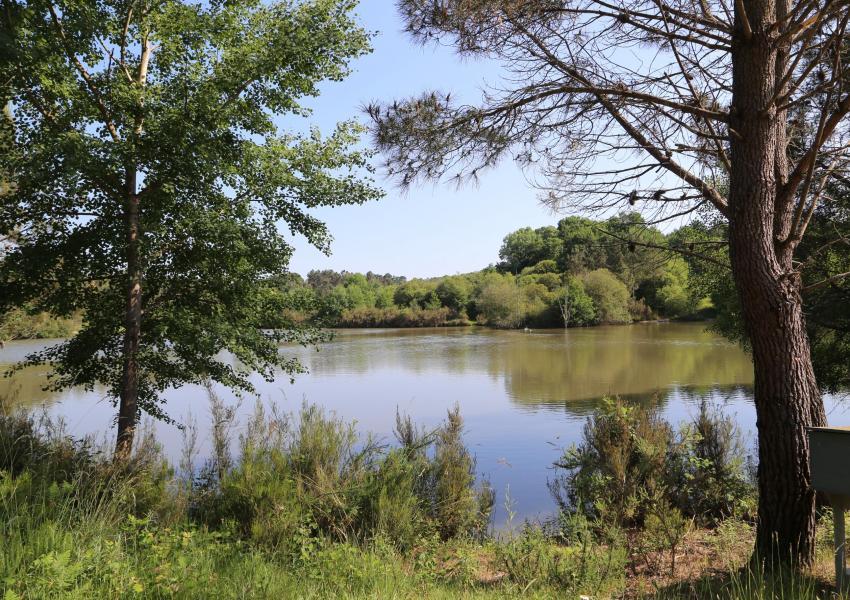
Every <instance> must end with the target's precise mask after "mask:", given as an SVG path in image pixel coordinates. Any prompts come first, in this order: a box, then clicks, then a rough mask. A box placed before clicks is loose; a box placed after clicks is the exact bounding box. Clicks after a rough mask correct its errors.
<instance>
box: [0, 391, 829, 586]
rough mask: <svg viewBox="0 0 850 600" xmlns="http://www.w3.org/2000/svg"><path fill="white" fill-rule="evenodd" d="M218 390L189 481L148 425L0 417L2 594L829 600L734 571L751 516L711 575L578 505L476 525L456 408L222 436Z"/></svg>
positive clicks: (721, 535)
mask: <svg viewBox="0 0 850 600" xmlns="http://www.w3.org/2000/svg"><path fill="white" fill-rule="evenodd" d="M212 401H213V418H214V419H215V420H216V423H217V424H218V426H217V427H215V428H214V429H213V436H214V438H215V439H214V442H215V443H214V446H215V447H216V448H217V451H216V453H215V454H214V456H213V458H212V459H211V460H210V461H209V462H207V463H206V465H205V466H204V467H203V468H202V469H200V471H198V472H197V474H196V476H195V477H191V478H186V477H181V476H179V475H178V474H177V470H176V469H174V468H173V467H172V466H171V465H169V464H168V463H167V462H166V461H165V460H164V459H163V458H162V456H161V454H160V453H159V450H158V447H157V444H156V442H155V440H154V439H153V438H152V436H151V435H150V434H142V435H140V439H139V440H138V443H137V447H136V451H135V453H134V456H133V458H132V460H131V461H130V462H129V463H128V464H123V465H116V464H114V463H113V462H112V461H111V460H110V458H109V456H108V454H106V453H103V452H100V451H99V450H98V449H97V448H95V447H93V446H92V445H91V444H89V443H87V442H85V441H75V440H72V439H70V438H68V437H67V436H65V435H64V434H63V433H62V430H61V429H59V428H56V427H54V426H52V424H50V423H47V422H44V421H37V420H35V419H34V418H33V417H31V416H28V415H24V414H14V415H10V414H0V541H2V543H0V598H1V599H2V600H15V599H24V598H26V599H53V598H63V599H64V598H72V599H73V598H80V599H83V598H85V599H88V598H152V599H153V598H156V599H159V598H400V599H401V598H411V599H414V598H415V599H419V598H437V599H441V598H446V599H448V598H470V599H473V598H579V597H580V596H582V595H585V596H588V597H590V598H595V599H601V598H620V597H627V598H647V599H649V598H657V599H659V600H661V599H668V598H717V599H727V598H728V599H730V600H731V599H737V598H741V599H744V600H750V599H752V600H762V599H764V600H767V599H775V600H797V599H800V600H803V599H806V600H808V599H811V598H824V599H826V598H828V597H830V596H829V589H828V587H827V586H826V585H825V582H824V577H823V574H822V573H821V578H820V579H817V578H815V577H808V576H805V577H804V576H799V575H794V574H778V575H777V574H773V575H770V576H768V575H767V574H764V573H761V572H759V571H758V570H756V571H753V570H740V565H741V564H742V557H745V556H746V554H747V553H748V549H747V548H748V547H749V543H750V540H751V534H752V528H751V526H749V525H747V524H746V523H745V522H736V521H732V520H728V521H726V522H724V523H722V524H721V526H720V527H719V528H717V529H716V530H712V531H711V532H710V534H709V533H707V534H706V535H707V536H708V537H710V538H711V540H713V541H711V545H712V548H713V550H712V551H713V553H714V555H713V556H714V557H715V558H714V559H712V560H710V561H709V562H710V563H713V564H712V565H711V566H713V567H714V568H715V570H714V571H711V572H709V571H708V570H707V569H704V570H703V571H700V572H697V573H696V575H693V572H692V573H691V575H687V576H680V578H679V579H674V578H668V579H664V578H663V577H662V578H658V577H656V578H654V579H653V577H647V576H645V575H641V574H637V575H636V573H635V558H634V556H633V554H634V547H635V546H634V543H633V541H632V536H631V534H630V535H626V533H625V532H623V531H622V530H621V529H619V528H618V527H616V526H615V525H611V524H603V523H599V522H593V521H589V520H587V518H586V517H581V516H579V515H578V514H574V515H572V516H570V517H564V520H563V521H562V523H561V526H560V528H559V529H558V531H552V527H551V526H550V527H548V528H545V527H540V526H532V525H527V526H523V527H521V528H519V530H518V531H515V532H514V533H512V534H503V535H499V536H494V535H493V534H492V533H490V534H488V533H487V532H486V531H485V530H484V529H483V528H482V522H481V518H482V515H485V514H486V513H488V511H489V507H490V506H492V497H491V496H488V495H487V494H486V493H482V491H481V490H482V489H481V488H480V487H478V485H477V484H476V482H475V481H474V478H473V477H472V476H471V473H472V472H473V471H472V462H471V461H472V457H471V456H470V454H469V453H468V451H467V450H466V448H465V447H464V446H463V444H462V440H461V432H462V421H461V420H460V415H459V413H457V412H456V411H454V412H452V413H450V414H449V415H448V418H447V421H446V423H445V424H444V425H443V426H442V427H440V428H439V429H437V430H435V431H432V432H427V431H423V430H420V429H418V428H416V427H415V426H414V425H413V424H412V423H411V422H410V421H409V420H408V419H404V418H401V417H400V418H399V420H398V427H397V429H398V438H399V439H398V441H399V443H398V445H397V447H395V448H387V447H383V446H379V445H375V444H374V443H369V440H368V439H362V438H359V437H358V436H356V435H354V433H353V430H352V429H351V427H350V426H349V425H348V424H346V423H343V422H342V421H340V420H338V419H336V418H335V417H334V416H333V415H328V414H325V413H323V412H322V411H320V410H319V409H317V408H315V407H305V408H304V409H303V410H302V411H301V412H300V413H299V414H296V415H289V416H286V415H279V414H274V413H272V414H264V413H263V412H261V411H258V412H257V413H256V414H255V417H254V420H253V421H252V422H251V424H250V426H249V427H248V430H247V433H246V434H244V435H243V437H242V439H241V440H240V442H239V443H238V444H231V443H230V441H231V440H230V439H229V432H230V431H232V427H231V426H230V425H231V424H232V423H231V422H229V421H228V419H232V413H231V412H228V411H227V410H226V408H225V407H223V406H222V405H221V404H220V403H218V404H217V402H218V400H217V399H216V398H215V397H214V396H213V398H212ZM1 412H2V411H0V413H1ZM190 433H191V432H189V433H187V440H188V439H190V438H191V435H190ZM188 446H191V444H188ZM233 447H237V448H238V449H239V453H238V455H236V456H234V457H231V456H230V452H229V449H230V448H233ZM190 450H191V448H187V452H186V454H187V456H186V457H185V458H186V460H185V461H184V464H183V465H182V468H186V467H187V466H188V465H190V464H191V462H192V461H191V451H190ZM829 527H830V523H829V522H828V515H827V516H826V517H825V520H824V522H823V523H822V524H821V529H822V530H823V531H824V532H826V531H827V530H828V529H829ZM822 537H823V540H822V543H821V546H822V554H823V556H822V557H821V559H822V560H821V562H824V561H826V562H829V561H830V557H829V555H828V539H827V537H828V536H826V535H825V534H824V535H823V536H822ZM683 548H685V549H686V550H685V551H684V554H685V555H684V556H682V557H680V558H679V562H680V563H681V564H684V563H686V562H687V561H688V560H689V559H690V558H689V556H688V555H687V552H688V550H687V548H688V545H687V544H685V545H684V546H683ZM657 556H661V557H662V558H663V556H666V555H665V554H664V553H661V554H658V555H657ZM716 557H722V558H724V559H728V562H726V563H723V564H722V565H718V564H717V562H718V561H717V560H716ZM718 566H721V567H722V568H721V569H720V570H716V568H717V567H718ZM667 570H668V569H667V568H666V567H663V566H662V568H659V569H658V573H661V572H667ZM687 577H690V579H688V578H687ZM640 578H643V579H644V580H645V581H644V583H646V585H642V586H641V585H637V584H636V582H637V580H638V579H640Z"/></svg>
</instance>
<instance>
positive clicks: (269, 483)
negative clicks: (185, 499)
mask: <svg viewBox="0 0 850 600" xmlns="http://www.w3.org/2000/svg"><path fill="white" fill-rule="evenodd" d="M397 430H398V433H397V435H398V437H399V441H400V444H401V447H400V448H397V449H387V448H385V447H382V446H379V445H377V444H376V443H374V442H373V441H372V440H371V439H370V438H366V439H361V437H360V436H358V435H357V434H356V433H355V431H354V428H353V425H351V424H348V423H345V422H343V421H341V420H340V419H338V418H337V417H335V416H334V415H333V414H326V413H325V412H324V411H322V410H321V409H320V408H318V407H316V406H310V405H304V406H303V407H302V409H301V411H300V412H299V413H298V414H297V415H296V416H288V415H280V414H277V413H274V412H273V413H272V414H271V415H266V414H265V411H264V410H263V408H262V406H261V405H258V406H257V408H256V409H255V413H254V416H253V418H252V419H251V422H250V423H249V425H248V428H247V432H246V433H245V434H243V435H242V436H241V438H240V456H239V460H238V461H234V462H233V463H232V466H230V467H229V468H228V469H226V470H225V471H224V472H223V473H221V475H217V472H218V471H219V469H218V466H217V465H208V466H207V467H206V468H205V469H204V470H203V471H202V474H201V477H199V479H198V481H197V482H196V486H195V490H194V492H193V499H192V505H193V509H192V516H193V518H194V519H195V520H196V521H197V522H199V523H201V524H205V525H207V526H208V527H211V528H214V529H225V530H226V529H227V528H228V527H231V526H233V527H235V528H236V531H237V533H238V534H239V535H240V536H241V537H243V538H244V539H246V540H248V541H251V542H252V543H255V544H257V545H259V546H261V547H266V548H271V549H274V550H276V551H279V552H280V553H281V554H282V555H284V556H289V557H290V558H291V559H293V560H295V559H296V558H297V557H298V556H300V555H301V554H302V553H303V549H304V547H305V545H306V546H309V545H310V544H311V542H310V540H312V539H319V538H326V539H329V540H333V541H337V542H358V543H359V542H366V541H370V540H374V539H377V538H381V539H385V540H388V541H389V542H391V543H392V544H393V545H395V546H396V547H397V548H399V549H401V550H409V549H410V548H412V547H413V545H414V544H415V542H416V540H417V539H419V538H420V537H422V536H427V535H430V534H431V533H432V532H439V534H440V535H441V537H442V538H443V539H450V538H453V537H458V536H466V535H478V534H480V532H481V531H482V530H483V529H485V528H486V524H487V523H488V522H489V518H490V509H491V507H492V492H491V491H490V490H489V488H488V487H486V486H484V487H483V488H481V489H479V490H477V491H476V489H475V488H474V484H475V481H474V460H473V458H472V456H471V454H470V453H469V451H468V450H467V449H466V447H465V446H464V445H463V443H462V440H461V434H462V420H461V418H460V414H459V411H458V410H457V409H455V410H453V411H450V412H449V415H448V420H447V422H446V424H444V425H443V426H441V427H440V428H438V429H437V430H436V431H434V432H431V433H429V434H425V433H422V432H419V431H418V430H417V429H416V428H415V427H414V426H413V424H412V423H411V422H410V421H409V419H407V420H405V419H402V418H401V417H399V425H398V428H397Z"/></svg>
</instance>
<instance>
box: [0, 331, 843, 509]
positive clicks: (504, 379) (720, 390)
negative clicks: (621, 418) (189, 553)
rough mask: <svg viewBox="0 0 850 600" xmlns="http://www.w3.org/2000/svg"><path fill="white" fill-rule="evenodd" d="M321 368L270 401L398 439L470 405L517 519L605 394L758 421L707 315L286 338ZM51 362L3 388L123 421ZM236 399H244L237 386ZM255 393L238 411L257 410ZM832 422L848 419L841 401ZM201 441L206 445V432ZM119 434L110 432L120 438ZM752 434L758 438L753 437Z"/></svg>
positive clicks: (76, 422)
mask: <svg viewBox="0 0 850 600" xmlns="http://www.w3.org/2000/svg"><path fill="white" fill-rule="evenodd" d="M42 345H43V344H40V343H12V344H8V345H7V347H6V349H4V350H0V364H2V363H9V362H11V361H13V360H19V359H20V358H21V357H23V356H24V355H25V354H26V353H27V352H31V351H33V350H36V349H38V348H40V347H41V346H42ZM282 351H283V352H285V353H288V354H293V355H296V356H298V357H299V358H300V359H301V361H302V362H303V363H304V364H305V365H306V366H307V367H308V368H309V369H310V374H309V375H304V376H300V377H298V378H297V380H296V382H295V383H294V384H290V383H289V380H288V377H285V376H283V375H282V376H281V377H280V378H278V379H277V380H276V381H274V382H271V383H267V382H264V381H262V379H260V378H256V379H255V384H256V385H257V388H258V391H259V393H260V395H261V397H262V398H263V400H264V401H266V402H274V403H277V404H278V405H280V406H281V408H283V409H284V410H294V409H296V408H297V407H298V405H299V404H300V403H301V402H302V400H303V399H304V398H306V399H308V400H309V401H311V402H314V403H317V404H320V405H322V406H325V407H327V408H328V409H331V410H334V411H335V412H336V413H337V414H339V415H340V416H341V417H343V418H346V419H351V420H356V421H357V422H358V427H359V428H360V429H361V430H363V431H371V432H375V433H376V434H378V435H379V436H383V437H384V438H385V439H391V436H392V427H393V424H394V419H395V412H396V409H397V408H398V409H400V410H402V411H403V412H407V413H409V414H410V415H411V416H412V417H413V418H414V419H415V420H416V421H417V422H419V423H421V424H423V425H425V426H433V425H436V424H437V423H438V422H439V421H440V420H441V419H442V418H444V416H445V411H446V409H448V408H449V407H451V406H452V405H454V404H455V403H458V404H460V406H461V410H462V413H463V415H464V418H465V421H466V440H467V443H468V444H469V445H470V446H471V447H472V449H473V450H474V452H475V453H476V455H477V458H478V469H479V472H480V473H481V474H486V475H488V476H489V477H490V479H491V481H492V483H493V484H494V485H495V486H496V488H497V489H498V490H499V492H500V499H499V502H498V503H497V504H498V507H499V508H500V512H499V514H497V522H498V521H500V520H502V519H503V518H504V511H503V510H501V509H502V506H501V505H502V504H503V503H502V499H503V497H504V493H505V491H506V489H507V488H508V487H509V488H510V495H511V497H512V498H513V499H514V500H515V502H516V509H517V511H518V514H519V516H520V517H525V516H530V517H533V516H535V515H539V514H545V513H547V512H548V511H549V510H551V508H552V502H551V500H550V498H549V496H548V493H547V490H546V479H547V477H549V476H550V474H551V472H550V470H549V467H550V465H551V464H552V462H553V461H554V460H555V459H556V458H557V457H558V456H559V454H560V452H561V448H563V447H564V446H567V445H569V444H571V443H574V442H576V441H577V440H578V439H579V436H580V435H581V430H582V427H583V426H584V423H585V419H586V417H587V416H588V415H589V414H591V413H592V412H593V410H594V409H595V408H596V407H597V406H598V405H599V401H600V398H601V397H602V396H604V395H606V394H616V395H619V396H621V397H624V398H626V399H628V400H629V401H633V402H643V403H648V404H652V405H655V406H657V407H658V408H659V410H660V411H661V412H662V413H663V415H664V416H665V418H667V419H668V420H670V421H671V422H673V423H674V424H675V423H679V422H682V421H685V420H688V419H689V418H691V417H692V416H693V415H694V414H695V413H696V411H697V405H698V403H699V401H700V400H701V399H703V398H708V399H710V400H711V401H712V402H715V403H718V404H720V405H721V406H722V407H723V409H724V410H725V411H726V412H728V413H730V414H734V415H735V416H736V419H737V420H738V422H739V423H740V425H741V427H742V429H743V430H745V431H747V432H752V431H753V429H754V423H755V416H754V413H753V409H752V406H751V402H750V398H751V387H750V386H751V384H752V364H751V362H750V360H749V358H748V356H747V355H746V354H745V353H744V352H742V351H741V350H740V349H739V348H738V347H736V346H734V345H732V344H729V343H726V342H725V341H724V340H722V339H720V338H718V337H716V336H714V335H712V334H709V333H707V332H706V331H705V328H704V326H703V325H702V324H654V325H633V326H621V327H598V328H591V329H576V330H569V331H563V330H558V331H533V332H528V333H526V332H521V331H493V330H478V329H429V330H349V331H340V332H338V333H337V336H336V338H335V339H334V340H333V341H332V342H330V343H327V344H325V345H324V346H323V347H322V348H321V350H320V351H319V352H316V351H315V349H305V348H299V347H291V346H288V347H284V348H282ZM45 375H46V370H45V369H44V368H32V369H26V370H24V371H22V372H20V373H18V374H16V376H15V377H14V379H13V380H10V379H9V378H5V379H2V380H0V397H2V396H3V395H4V394H7V393H8V390H9V389H10V388H16V389H17V393H16V394H15V395H16V397H17V400H16V401H17V402H19V403H21V404H25V405H29V406H33V405H38V404H47V405H48V410H49V411H50V412H52V413H53V414H55V415H58V416H61V417H63V418H64V419H65V420H66V421H67V423H68V427H69V429H70V430H71V431H73V432H75V433H77V434H84V433H90V432H100V431H104V430H107V429H109V428H110V427H112V426H113V419H114V409H113V407H112V406H111V404H110V403H109V402H108V401H106V400H105V399H104V390H102V389H96V390H94V391H92V392H83V391H77V390H69V391H65V392H62V393H59V394H55V393H47V392H43V391H41V388H42V386H43V385H44V383H45ZM222 395H223V397H225V398H226V399H229V400H230V401H231V402H235V401H236V400H235V399H234V398H233V397H232V396H229V395H227V394H226V393H223V394H222ZM166 400H167V405H166V409H167V411H168V412H169V414H171V415H172V416H173V417H175V418H177V419H178V421H179V420H182V419H184V418H185V417H186V415H187V413H188V412H189V411H191V412H192V413H193V414H194V415H195V416H196V418H197V420H198V422H199V424H200V425H202V426H204V425H205V424H206V415H207V414H208V413H207V411H208V409H207V404H206V397H205V394H204V392H203V390H201V389H199V388H197V387H192V386H187V387H185V388H181V389H179V390H171V391H169V392H168V393H167V394H166ZM252 404H253V403H252V401H251V400H250V399H246V400H245V401H244V402H243V404H242V407H241V408H240V411H239V414H240V418H241V419H242V422H243V423H244V422H245V421H246V420H247V413H249V412H250V410H251V407H252ZM834 404H835V403H834V401H833V399H831V398H830V399H828V406H829V408H830V410H831V412H830V420H831V421H833V422H837V421H840V420H842V419H844V420H846V419H845V417H844V414H843V412H841V411H838V412H836V411H835V410H832V409H831V408H832V406H833V405H834ZM200 433H201V435H200V440H199V441H200V446H201V449H202V451H203V450H204V449H205V448H206V447H207V446H206V444H207V443H208V440H207V439H206V435H205V431H203V430H202V431H201V432H200ZM157 434H158V436H159V438H160V440H161V441H162V443H163V446H164V448H165V450H166V452H167V453H169V454H170V455H172V456H174V457H177V456H178V455H179V452H180V446H181V440H180V435H179V432H178V431H177V429H176V428H174V427H173V426H169V425H164V424H159V425H158V426H157ZM110 437H111V436H110ZM752 437H753V436H752V434H750V438H751V439H752Z"/></svg>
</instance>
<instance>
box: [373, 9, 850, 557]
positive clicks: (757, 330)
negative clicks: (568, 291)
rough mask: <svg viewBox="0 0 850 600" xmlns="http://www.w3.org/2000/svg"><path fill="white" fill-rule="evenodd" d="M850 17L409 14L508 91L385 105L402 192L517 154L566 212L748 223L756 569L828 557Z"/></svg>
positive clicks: (387, 145)
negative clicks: (832, 353) (826, 463)
mask: <svg viewBox="0 0 850 600" xmlns="http://www.w3.org/2000/svg"><path fill="white" fill-rule="evenodd" d="M849 5H850V4H849V3H848V0H831V1H827V0H735V1H734V2H732V1H731V0H700V1H696V0H637V1H631V0H630V1H625V0H542V1H541V0H474V1H473V0H446V1H445V2H441V3H439V4H435V3H433V2H431V1H430V0H400V2H399V8H400V10H401V13H402V15H403V16H404V18H405V20H406V22H407V29H408V31H409V32H410V33H411V34H412V35H413V36H414V37H415V38H416V39H418V40H420V41H423V42H426V41H432V40H443V41H446V42H448V43H450V44H453V45H454V46H455V47H456V48H457V49H458V51H459V52H460V53H462V54H467V55H479V56H484V57H488V58H492V59H495V61H496V62H498V64H500V65H504V68H505V69H506V71H507V72H506V76H505V77H504V79H503V81H501V82H500V83H499V85H498V87H494V88H493V89H491V90H489V91H488V92H487V93H486V94H485V95H484V96H483V97H482V101H481V103H480V104H479V105H477V106H470V105H459V104H457V102H456V101H455V100H453V98H452V96H451V95H450V94H448V95H447V94H444V93H437V92H427V93H425V94H423V95H422V96H420V97H418V98H413V99H410V100H407V101H402V102H395V103H393V104H390V105H383V106H378V105H375V106H371V107H369V112H370V115H371V117H372V118H373V120H374V123H375V125H374V136H375V141H376V144H377V146H378V148H379V149H381V150H382V151H383V153H384V155H385V156H386V160H387V165H388V167H389V169H391V172H392V173H393V174H394V175H395V176H397V177H398V178H399V181H400V183H401V184H402V185H410V184H412V183H413V182H414V181H416V180H417V179H418V178H432V179H433V178H441V177H449V178H453V177H457V178H461V179H463V178H468V177H472V178H474V177H478V176H479V175H480V173H481V172H482V170H483V169H486V168H488V167H492V166H494V165H496V164H497V163H498V162H499V160H500V159H501V158H503V157H504V156H506V155H509V154H512V155H513V156H514V158H515V159H516V160H518V161H519V162H520V163H521V164H523V165H525V166H527V167H528V168H529V169H531V170H532V171H533V174H535V175H536V176H538V179H539V180H540V181H541V185H542V187H543V189H544V199H545V200H546V201H547V202H548V203H550V204H551V205H552V206H555V207H564V206H567V205H573V206H576V205H581V206H583V207H584V208H586V209H587V208H592V209H596V210H609V209H611V208H613V207H615V206H624V205H626V204H627V205H629V206H630V207H633V208H634V209H641V210H642V211H643V212H645V213H647V214H648V215H649V216H650V218H649V219H648V222H650V223H655V222H659V221H660V220H662V219H664V218H672V217H674V216H675V217H682V216H683V215H687V214H689V213H690V212H692V211H693V210H696V209H697V208H698V207H705V206H710V207H711V209H712V210H713V211H714V212H716V213H717V214H718V215H719V216H720V217H721V218H723V219H724V220H725V221H726V222H727V223H728V227H729V262H728V264H726V265H725V266H726V267H728V268H729V269H730V270H731V279H732V280H734V284H735V287H736V290H737V293H738V295H739V297H740V300H741V307H742V316H743V322H744V324H745V330H746V335H747V337H748V339H749V342H750V345H751V348H752V356H753V363H754V371H755V404H756V411H757V415H758V419H757V421H758V426H759V471H758V480H759V492H760V493H759V513H758V525H757V533H756V548H755V551H756V556H760V557H761V558H763V559H765V560H772V559H776V560H781V561H787V560H791V561H794V562H795V563H796V564H798V565H802V564H807V563H810V562H811V560H812V559H813V557H814V541H815V516H814V492H813V491H812V489H811V486H810V474H809V468H808V457H809V448H808V438H807V428H808V427H809V426H813V425H823V424H825V422H826V418H825V414H824V409H823V403H822V399H821V395H820V390H819V389H818V384H817V381H816V379H815V374H814V371H813V368H812V360H811V356H810V354H811V353H810V344H809V339H808V337H807V335H806V323H805V318H804V314H803V303H802V294H803V291H804V289H803V284H802V282H801V278H800V276H799V271H798V269H797V266H798V264H797V263H796V262H795V253H796V251H797V248H798V246H799V245H800V242H801V241H802V239H803V237H804V235H805V233H806V229H807V227H808V224H809V222H810V221H811V216H812V214H813V213H814V210H815V208H816V207H817V206H818V204H819V203H823V202H827V203H828V202H829V201H830V200H829V198H830V197H829V193H828V184H829V182H830V180H831V179H833V176H834V175H835V174H836V173H837V172H838V171H837V169H839V168H840V167H841V166H842V165H843V164H844V163H845V162H846V160H847V139H848V131H847V130H848V127H847V118H846V117H847V114H848V112H850V93H848V91H847V90H846V89H845V88H844V87H842V86H843V85H844V84H845V82H846V81H847V80H848V78H850V72H848V70H850V62H848V61H847V60H846V57H845V56H844V54H845V51H846V46H844V44H845V39H846V37H845V34H846V29H847V25H848V21H850V10H848V6H849ZM635 52H638V53H639V56H637V57H635ZM721 182H722V183H723V185H720V184H721ZM727 183H728V185H727ZM637 243H642V242H637ZM637 243H635V246H637ZM652 245H654V244H653V243H652V242H649V243H646V247H651V246H652ZM682 251H683V252H686V253H689V254H691V255H698V254H700V252H699V249H698V248H697V249H694V250H690V249H687V248H686V249H682ZM814 285H816V284H814Z"/></svg>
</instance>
